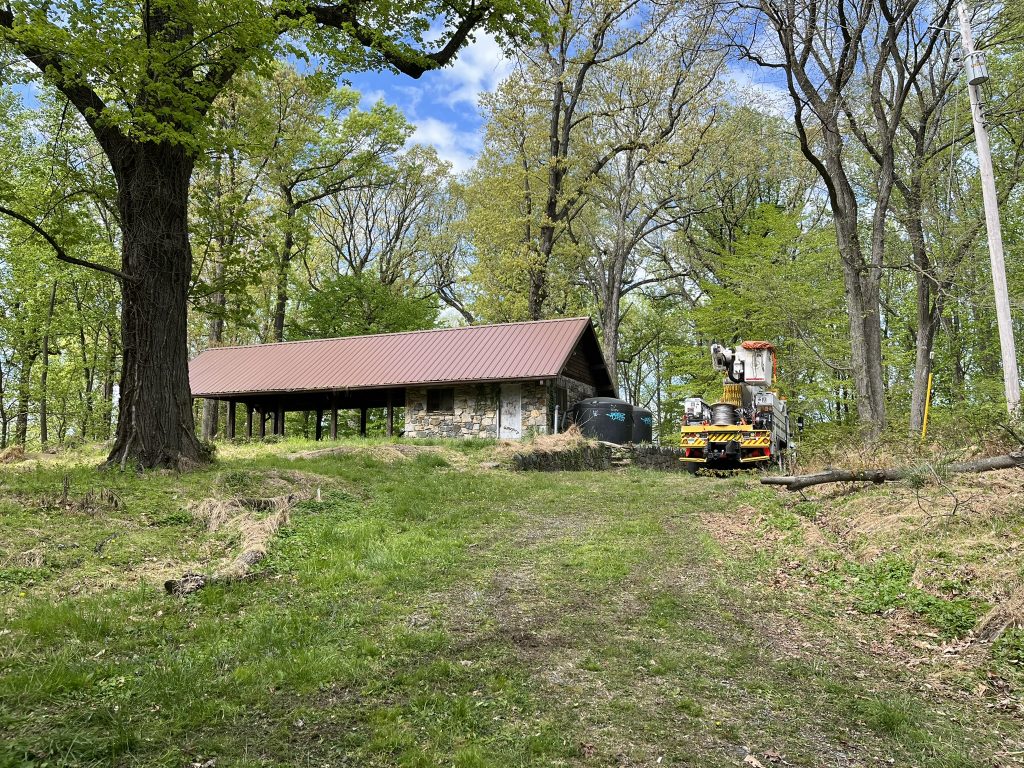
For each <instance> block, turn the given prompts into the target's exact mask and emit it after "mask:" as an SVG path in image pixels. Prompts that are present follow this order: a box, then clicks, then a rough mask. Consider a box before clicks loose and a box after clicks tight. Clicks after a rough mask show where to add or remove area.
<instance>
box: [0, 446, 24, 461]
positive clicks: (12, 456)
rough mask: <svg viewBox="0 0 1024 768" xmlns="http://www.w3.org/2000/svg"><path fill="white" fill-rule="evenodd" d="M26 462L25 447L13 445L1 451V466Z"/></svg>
mask: <svg viewBox="0 0 1024 768" xmlns="http://www.w3.org/2000/svg"><path fill="white" fill-rule="evenodd" d="M24 460H25V447H24V446H22V445H12V446H10V447H8V448H4V449H3V450H2V451H0V464H17V463H18V462H19V461H24Z"/></svg>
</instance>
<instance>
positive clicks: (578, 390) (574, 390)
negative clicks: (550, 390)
mask: <svg viewBox="0 0 1024 768" xmlns="http://www.w3.org/2000/svg"><path fill="white" fill-rule="evenodd" d="M555 386H556V387H565V389H566V392H568V395H569V407H570V408H572V406H573V403H578V402H579V401H580V400H586V399H587V398H590V397H594V396H595V395H596V394H597V390H596V389H595V388H594V386H593V385H592V384H584V383H583V382H582V381H576V379H570V378H567V377H565V376H559V377H558V378H557V379H556V380H555Z"/></svg>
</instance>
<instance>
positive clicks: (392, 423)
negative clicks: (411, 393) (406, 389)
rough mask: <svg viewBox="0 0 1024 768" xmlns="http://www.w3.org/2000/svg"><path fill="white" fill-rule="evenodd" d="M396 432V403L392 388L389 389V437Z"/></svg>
mask: <svg viewBox="0 0 1024 768" xmlns="http://www.w3.org/2000/svg"><path fill="white" fill-rule="evenodd" d="M394 434H395V403H394V400H393V395H392V393H391V390H390V389H389V390H388V437H393V436H394Z"/></svg>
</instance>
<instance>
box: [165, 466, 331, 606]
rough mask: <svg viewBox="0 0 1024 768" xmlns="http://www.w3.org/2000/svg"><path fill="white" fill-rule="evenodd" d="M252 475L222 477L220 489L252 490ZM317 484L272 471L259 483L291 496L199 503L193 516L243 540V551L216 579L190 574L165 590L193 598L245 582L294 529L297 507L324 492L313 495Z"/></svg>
mask: <svg viewBox="0 0 1024 768" xmlns="http://www.w3.org/2000/svg"><path fill="white" fill-rule="evenodd" d="M247 474H248V473H246V475H247ZM246 475H242V476H234V477H223V476H222V477H220V478H218V480H217V482H216V483H215V487H218V488H221V489H223V488H224V487H225V486H227V487H233V486H234V487H237V486H240V485H242V486H244V485H247V484H248V481H249V480H251V479H252V478H249V477H247V476H246ZM317 480H318V478H316V477H315V476H313V475H307V474H304V473H302V472H280V471H272V472H268V473H263V474H260V475H259V476H258V480H257V481H256V484H257V485H258V486H260V487H261V488H262V489H264V490H268V489H276V490H282V489H284V488H287V489H288V490H287V491H286V492H285V493H280V494H277V495H273V496H259V495H233V496H227V497H219V498H218V497H211V498H206V499H202V500H200V501H198V502H195V503H193V504H192V505H191V508H190V509H191V512H192V515H193V517H195V518H196V519H197V520H199V521H201V522H202V523H203V524H204V525H205V526H206V529H207V530H208V531H210V532H211V533H217V532H221V533H224V532H227V533H230V534H232V535H233V536H232V538H237V540H238V541H239V549H240V552H239V554H237V555H236V556H235V557H233V558H231V559H230V560H228V561H227V562H226V563H223V564H221V565H220V567H218V568H217V569H215V570H214V572H213V574H212V575H204V574H199V573H186V574H184V575H183V576H182V577H181V578H179V579H169V580H168V581H166V582H164V588H165V589H166V590H167V591H168V592H170V593H172V594H178V595H187V594H191V593H192V592H196V591H198V590H200V589H202V588H203V587H205V586H207V585H209V584H214V583H226V582H231V581H238V580H240V579H243V578H245V577H246V576H247V575H248V574H249V571H250V569H251V568H252V566H254V565H255V564H256V563H258V562H260V561H261V560H263V558H265V557H266V556H267V547H268V546H269V544H270V541H271V540H272V539H273V538H274V536H275V535H276V534H277V532H278V531H279V530H280V529H281V528H283V527H284V526H286V525H288V522H289V520H290V514H291V510H292V508H293V507H294V506H295V505H296V504H298V503H299V502H301V501H305V500H307V499H310V498H313V496H314V495H315V494H317V493H319V491H320V489H319V487H317V489H316V491H314V490H313V487H314V485H316V481H317Z"/></svg>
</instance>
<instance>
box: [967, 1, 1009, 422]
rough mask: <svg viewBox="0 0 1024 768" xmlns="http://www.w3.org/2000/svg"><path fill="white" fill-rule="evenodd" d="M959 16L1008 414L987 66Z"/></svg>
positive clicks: (1005, 304)
mask: <svg viewBox="0 0 1024 768" xmlns="http://www.w3.org/2000/svg"><path fill="white" fill-rule="evenodd" d="M957 15H958V16H959V17H960V41H961V43H962V45H963V49H964V69H965V70H966V71H967V92H968V94H969V95H970V98H971V119H972V120H973V121H974V137H975V141H976V143H977V147H978V171H979V173H980V174H981V195H982V199H983V200H984V203H985V227H986V229H987V230H988V252H989V257H990V259H991V261H992V284H993V287H994V288H995V297H996V324H997V325H998V327H999V348H1000V351H1001V352H1002V357H1003V384H1004V386H1005V389H1006V407H1007V408H1008V409H1009V411H1010V413H1011V414H1014V413H1015V412H1017V410H1018V408H1019V407H1020V374H1019V373H1018V371H1017V350H1016V345H1015V344H1014V340H1013V321H1012V320H1011V317H1010V293H1009V290H1008V288H1007V285H1006V261H1005V259H1004V257H1003V235H1002V229H1001V226H1000V222H999V201H998V198H997V197H996V181H995V174H994V172H993V170H992V149H991V147H990V145H989V140H988V127H987V126H986V125H985V113H984V110H983V108H982V104H981V88H980V86H981V84H982V83H984V82H985V81H986V80H988V68H987V67H986V66H985V59H984V57H983V55H982V53H981V52H980V51H976V50H975V49H974V35H973V34H972V31H971V20H970V18H969V17H968V15H967V8H966V6H965V5H964V3H963V0H960V2H958V3H957Z"/></svg>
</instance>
